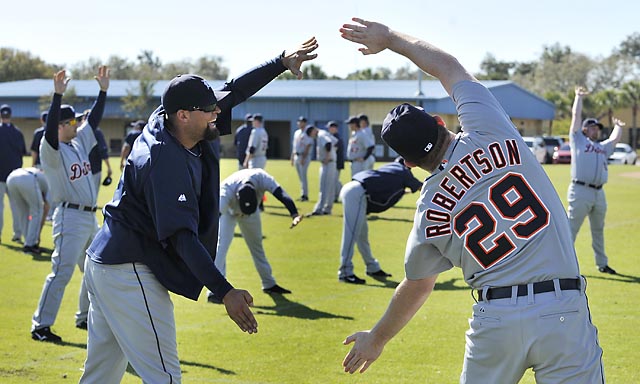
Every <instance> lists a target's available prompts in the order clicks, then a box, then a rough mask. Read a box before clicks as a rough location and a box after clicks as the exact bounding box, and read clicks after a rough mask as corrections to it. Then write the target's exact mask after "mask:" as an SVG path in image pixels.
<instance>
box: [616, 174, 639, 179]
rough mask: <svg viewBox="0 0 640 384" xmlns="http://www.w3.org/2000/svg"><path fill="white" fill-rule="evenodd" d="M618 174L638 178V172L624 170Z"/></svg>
mask: <svg viewBox="0 0 640 384" xmlns="http://www.w3.org/2000/svg"><path fill="white" fill-rule="evenodd" d="M620 176H622V177H630V178H632V179H640V172H626V173H621V174H620Z"/></svg>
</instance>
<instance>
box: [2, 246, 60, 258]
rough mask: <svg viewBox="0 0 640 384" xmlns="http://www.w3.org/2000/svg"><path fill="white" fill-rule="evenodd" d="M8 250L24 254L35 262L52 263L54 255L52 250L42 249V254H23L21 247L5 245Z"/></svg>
mask: <svg viewBox="0 0 640 384" xmlns="http://www.w3.org/2000/svg"><path fill="white" fill-rule="evenodd" d="M3 245H4V246H5V247H6V248H9V249H10V250H12V251H15V252H18V253H23V254H24V255H26V256H31V259H32V260H33V261H51V254H52V253H53V250H52V249H49V248H40V249H41V250H42V253H41V254H39V255H38V254H35V253H26V252H22V246H21V245H13V244H3Z"/></svg>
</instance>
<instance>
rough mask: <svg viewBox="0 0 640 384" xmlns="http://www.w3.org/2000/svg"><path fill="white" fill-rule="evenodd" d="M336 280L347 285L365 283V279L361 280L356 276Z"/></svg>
mask: <svg viewBox="0 0 640 384" xmlns="http://www.w3.org/2000/svg"><path fill="white" fill-rule="evenodd" d="M338 280H339V281H340V282H342V283H349V284H364V283H366V282H367V281H366V280H365V279H361V278H359V277H358V276H356V275H351V276H345V277H340V278H339V279H338Z"/></svg>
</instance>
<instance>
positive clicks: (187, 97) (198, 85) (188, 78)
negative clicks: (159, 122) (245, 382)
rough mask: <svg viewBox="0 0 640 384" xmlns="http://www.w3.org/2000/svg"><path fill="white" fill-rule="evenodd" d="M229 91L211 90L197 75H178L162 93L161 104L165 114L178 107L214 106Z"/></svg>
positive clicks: (202, 107) (187, 108)
mask: <svg viewBox="0 0 640 384" xmlns="http://www.w3.org/2000/svg"><path fill="white" fill-rule="evenodd" d="M229 93H230V92H228V91H218V90H213V88H211V85H209V83H208V82H207V80H205V79H203V78H202V77H200V76H197V75H191V74H186V75H178V76H176V77H174V78H173V79H172V80H171V81H170V82H169V84H167V87H166V88H165V89H164V92H163V93H162V101H161V102H162V106H163V107H164V111H165V113H167V114H172V113H176V112H178V110H180V109H186V110H194V109H204V110H205V111H208V109H209V108H212V107H213V108H215V105H216V104H217V103H218V100H222V99H223V98H224V97H225V96H227V95H228V94H229Z"/></svg>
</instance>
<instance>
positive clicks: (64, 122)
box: [60, 119, 78, 125]
mask: <svg viewBox="0 0 640 384" xmlns="http://www.w3.org/2000/svg"><path fill="white" fill-rule="evenodd" d="M60 124H61V125H77V124H78V120H76V119H71V120H67V121H63V122H61V123H60Z"/></svg>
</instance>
